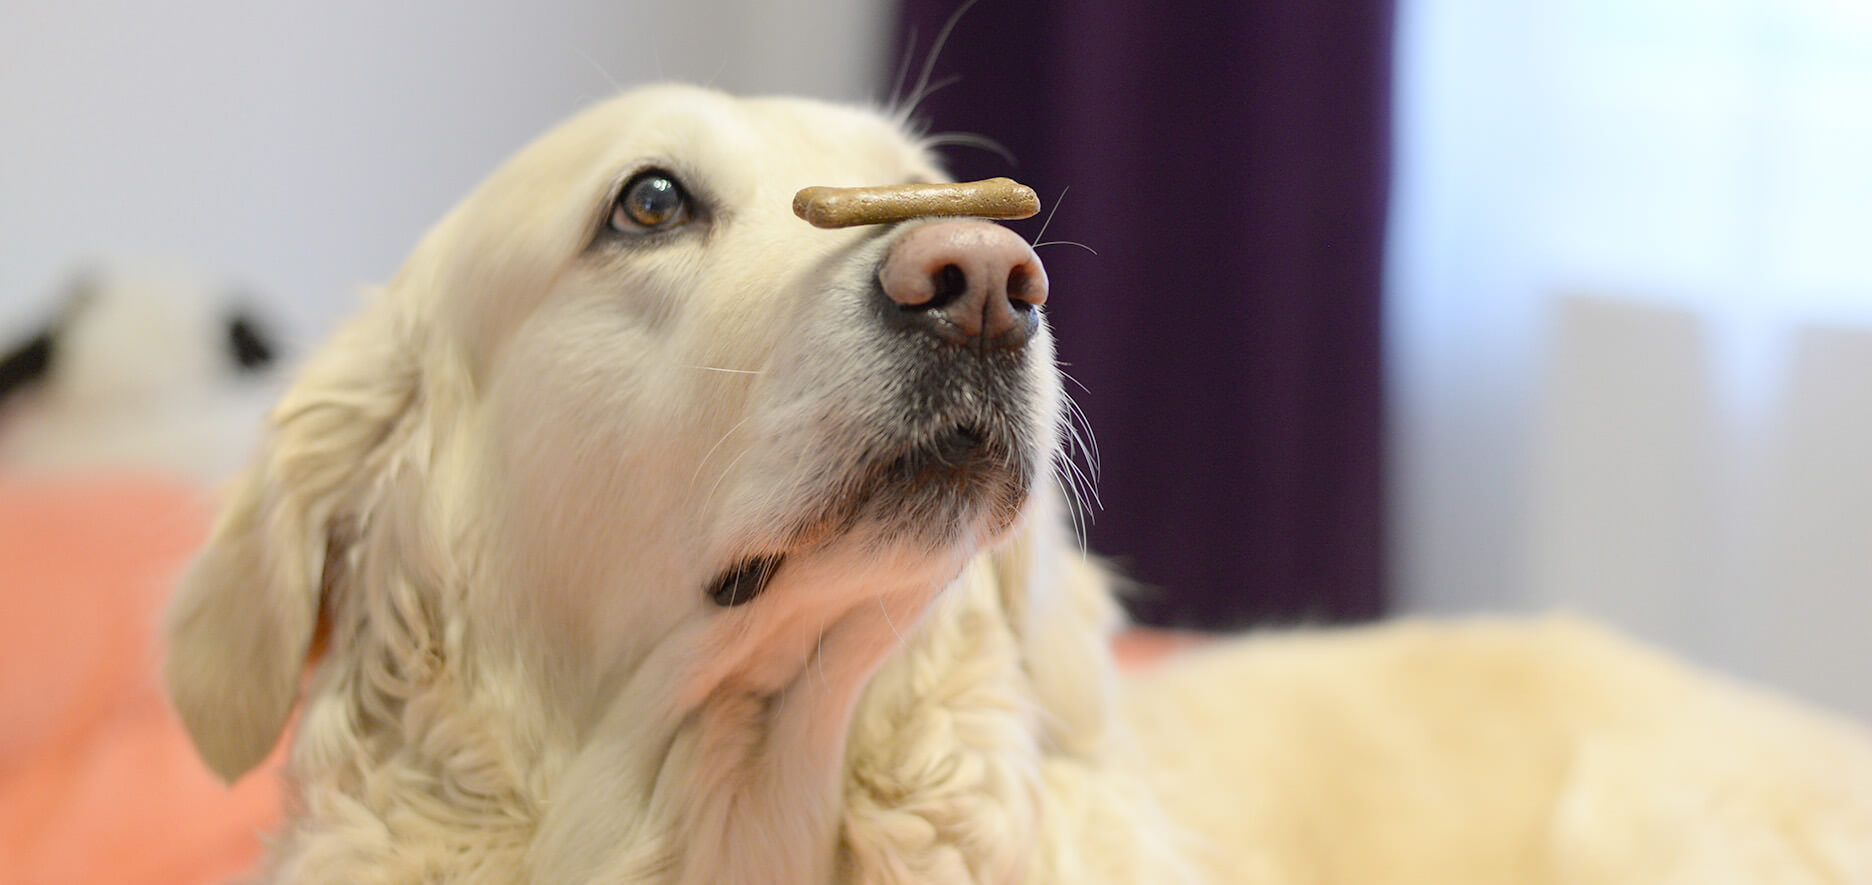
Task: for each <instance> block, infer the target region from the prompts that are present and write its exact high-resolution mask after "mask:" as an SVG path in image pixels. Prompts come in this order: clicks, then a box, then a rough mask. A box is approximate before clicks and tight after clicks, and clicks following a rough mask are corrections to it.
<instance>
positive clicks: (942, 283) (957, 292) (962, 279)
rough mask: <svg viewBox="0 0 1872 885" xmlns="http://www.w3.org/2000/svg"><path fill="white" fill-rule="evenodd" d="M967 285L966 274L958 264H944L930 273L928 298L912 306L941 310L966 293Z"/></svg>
mask: <svg viewBox="0 0 1872 885" xmlns="http://www.w3.org/2000/svg"><path fill="white" fill-rule="evenodd" d="M968 285H969V283H968V274H967V273H965V272H964V271H963V270H962V268H961V267H960V266H959V265H955V264H945V265H943V266H942V267H939V268H937V269H936V271H935V273H932V274H930V300H928V301H925V302H923V303H922V304H918V305H914V307H915V308H916V309H918V310H941V309H943V308H945V307H948V306H949V305H950V304H951V303H953V302H954V301H955V300H956V299H958V298H961V297H962V296H964V295H966V294H968ZM905 306H907V307H908V306H912V305H905Z"/></svg>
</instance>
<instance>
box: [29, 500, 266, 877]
mask: <svg viewBox="0 0 1872 885" xmlns="http://www.w3.org/2000/svg"><path fill="white" fill-rule="evenodd" d="M207 514H208V507H207V504H206V502H205V501H204V500H203V496H202V495H201V493H200V492H199V491H197V490H196V489H194V488H193V487H189V486H183V485H177V484H174V483H170V482H166V481H162V480H155V479H149V478H142V477H123V476H120V477H110V478H104V477H88V478H85V479H81V480H62V481H58V482H51V481H41V480H25V479H10V478H7V477H5V476H0V882H9V883H60V885H66V883H90V882H98V883H105V882H108V883H127V885H141V883H201V882H216V881H222V880H225V879H227V878H229V877H231V876H235V875H238V874H240V873H242V872H244V871H248V870H250V869H251V868H252V866H253V863H254V861H255V859H256V858H257V857H258V855H259V852H260V848H261V841H260V835H259V834H260V833H262V832H264V831H265V830H266V829H268V828H269V827H270V826H271V825H272V824H273V823H274V822H275V820H276V819H277V817H278V809H279V787H278V779H277V776H276V774H275V772H274V769H273V767H272V766H269V767H268V768H267V769H265V770H263V771H260V772H256V773H254V774H250V775H248V776H247V777H246V778H244V779H242V780H241V782H240V783H239V784H237V785H236V787H235V789H233V790H232V791H230V790H228V789H227V788H226V787H224V786H222V785H221V783H220V782H219V781H217V780H215V778H214V776H213V775H211V774H209V773H208V771H207V769H205V768H204V767H202V765H201V763H200V762H199V761H197V760H196V758H195V753H194V750H193V749H192V748H191V747H190V746H189V743H188V738H187V737H186V736H185V735H184V734H183V732H182V728H181V725H180V724H179V723H178V722H176V721H175V718H174V716H173V714H171V713H170V712H169V710H168V708H167V706H166V705H165V704H164V702H163V698H162V693H161V691H160V690H159V688H158V686H157V683H156V678H155V672H156V668H155V661H156V659H157V652H158V648H157V645H156V639H157V631H156V624H157V619H158V616H159V612H160V610H161V607H162V602H163V599H164V597H165V595H166V592H167V579H168V578H169V577H170V576H172V575H173V574H174V573H175V571H176V570H177V568H178V567H179V566H180V565H181V563H183V562H184V561H185V560H186V558H187V556H188V553H189V551H190V550H191V549H193V547H194V546H195V545H196V544H198V543H199V542H200V541H201V538H202V536H203V534H204V532H205V526H206V524H207Z"/></svg>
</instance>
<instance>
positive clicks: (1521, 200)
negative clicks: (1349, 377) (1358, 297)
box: [1387, 0, 1872, 715]
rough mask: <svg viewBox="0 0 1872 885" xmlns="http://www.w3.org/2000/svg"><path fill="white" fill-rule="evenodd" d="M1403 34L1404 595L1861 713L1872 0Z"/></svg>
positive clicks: (1432, 6) (1481, 18) (1581, 15)
mask: <svg viewBox="0 0 1872 885" xmlns="http://www.w3.org/2000/svg"><path fill="white" fill-rule="evenodd" d="M1398 52H1399V56H1398V82H1397V96H1396V97H1397V111H1398V120H1397V123H1398V154H1397V167H1396V183H1397V187H1396V201H1395V204H1394V214H1393V227H1392V231H1393V241H1392V250H1391V256H1390V299H1391V300H1390V302H1389V304H1388V310H1389V314H1388V319H1389V322H1390V324H1391V338H1390V340H1389V341H1388V342H1387V344H1388V346H1389V348H1390V351H1389V352H1390V360H1391V365H1390V372H1391V376H1392V378H1393V379H1394V382H1395V383H1394V385H1393V387H1392V392H1393V394H1394V396H1393V402H1394V408H1395V413H1394V415H1393V422H1392V426H1393V428H1394V437H1393V440H1392V442H1393V452H1394V461H1393V466H1394V471H1395V473H1394V475H1395V477H1396V478H1395V485H1394V487H1393V490H1394V493H1395V494H1394V508H1395V509H1394V517H1393V522H1392V524H1393V525H1394V526H1396V527H1397V528H1396V532H1397V537H1396V539H1395V544H1394V547H1393V549H1394V550H1395V551H1396V558H1395V562H1396V567H1395V568H1396V570H1395V572H1394V577H1395V583H1396V586H1397V587H1398V588H1399V590H1400V593H1401V595H1402V597H1403V603H1404V607H1405V608H1406V609H1408V610H1413V611H1440V612H1448V611H1459V610H1472V609H1477V608H1488V609H1500V608H1509V609H1520V610H1543V609H1551V608H1570V609H1577V610H1582V611H1585V612H1587V613H1590V614H1593V615H1597V616H1600V617H1605V618H1608V619H1611V620H1614V621H1616V622H1618V623H1620V624H1621V625H1623V626H1625V627H1626V628H1628V629H1631V630H1634V631H1637V632H1639V633H1641V634H1643V635H1645V636H1647V637H1650V638H1652V639H1654V640H1658V641H1662V642H1666V643H1668V644H1670V645H1672V646H1675V647H1676V648H1678V649H1680V650H1682V651H1685V652H1688V653H1690V654H1692V655H1694V656H1696V657H1698V658H1699V659H1702V660H1705V661H1709V662H1713V663H1716V664H1719V665H1722V666H1724V667H1725V668H1729V669H1732V670H1737V671H1740V672H1743V673H1747V674H1749V675H1752V676H1755V677H1758V678H1763V679H1767V680H1770V681H1773V682H1775V683H1776V684H1778V685H1781V686H1783V687H1785V688H1787V689H1789V690H1792V691H1794V692H1796V693H1799V694H1801V695H1804V696H1806V697H1809V698H1813V699H1817V700H1821V701H1825V702H1828V703H1832V704H1835V705H1841V706H1845V707H1847V708H1849V709H1852V710H1854V711H1856V712H1858V713H1860V714H1862V715H1872V688H1868V687H1866V686H1865V685H1864V684H1863V682H1862V680H1860V679H1859V678H1858V677H1857V673H1858V672H1862V671H1866V670H1872V643H1866V642H1864V641H1863V640H1861V639H1859V638H1858V637H1860V636H1863V635H1864V634H1865V633H1866V632H1867V631H1868V630H1872V621H1868V617H1872V611H1868V606H1867V605H1866V603H1865V602H1864V600H1867V599H1872V568H1868V567H1864V566H1857V567H1847V564H1848V563H1849V562H1856V561H1857V560H1853V559H1852V557H1851V556H1850V555H1843V554H1841V553H1839V552H1838V551H1841V550H1853V551H1861V552H1860V553H1859V554H1858V556H1859V559H1866V558H1867V557H1868V554H1865V553H1863V551H1866V550H1872V537H1868V533H1872V516H1867V517H1857V516H1855V514H1872V499H1867V498H1865V497H1863V496H1860V497H1857V498H1855V497H1854V496H1853V493H1854V492H1855V491H1856V490H1859V489H1862V488H1865V487H1867V485H1868V483H1872V449H1866V448H1864V447H1859V448H1857V449H1856V450H1850V448H1851V447H1850V446H1848V445H1847V444H1846V441H1854V440H1863V439H1865V438H1866V436H1865V424H1866V422H1867V421H1868V420H1872V419H1868V418H1867V417H1866V416H1865V415H1864V414H1862V413H1856V412H1854V411H1853V409H1854V408H1857V407H1858V405H1861V404H1865V403H1867V402H1869V400H1868V395H1869V394H1872V378H1868V377H1867V375H1866V374H1865V373H1863V372H1857V371H1856V367H1860V366H1863V365H1866V364H1872V340H1869V336H1866V335H1863V334H1857V333H1856V332H1855V331H1854V330H1860V329H1868V328H1872V246H1869V245H1868V242H1872V228H1869V227H1868V224H1867V215H1866V207H1867V206H1868V205H1872V165H1869V164H1872V160H1869V159H1868V158H1872V101H1868V100H1867V98H1866V97H1867V96H1869V95H1872V5H1868V4H1865V3H1862V2H1851V0H1715V2H1704V0H1618V2H1613V0H1511V2H1505V3H1502V2H1479V0H1423V2H1418V3H1407V4H1402V5H1400V7H1399V42H1398ZM1580 292H1590V293H1594V295H1595V297H1594V298H1592V299H1590V300H1587V301H1574V300H1569V299H1568V296H1570V295H1573V294H1576V293H1580ZM1856 348H1868V350H1867V352H1866V353H1865V354H1862V355H1860V356H1858V357H1852V358H1849V356H1850V354H1852V353H1854V352H1855V349H1856ZM1822 364H1825V365H1827V366H1831V367H1836V368H1834V369H1827V370H1822V369H1818V368H1816V366H1819V365H1822ZM1849 367H1853V368H1849ZM1849 404H1851V405H1849Z"/></svg>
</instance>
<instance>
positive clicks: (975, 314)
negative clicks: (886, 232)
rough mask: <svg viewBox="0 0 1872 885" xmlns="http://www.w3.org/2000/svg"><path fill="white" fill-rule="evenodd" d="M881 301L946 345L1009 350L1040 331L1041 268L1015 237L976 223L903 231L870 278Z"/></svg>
mask: <svg viewBox="0 0 1872 885" xmlns="http://www.w3.org/2000/svg"><path fill="white" fill-rule="evenodd" d="M878 282H880V283H882V284H883V288H884V294H885V295H886V296H888V297H889V298H890V300H891V301H892V302H895V304H896V306H897V309H898V311H899V312H900V313H901V314H902V315H904V316H906V317H908V318H910V319H911V321H912V322H914V323H915V324H916V325H918V326H919V327H921V328H923V329H924V330H926V331H928V332H929V333H930V334H932V335H935V336H936V337H938V338H940V339H942V340H944V341H947V342H950V343H952V344H977V343H979V345H980V346H982V347H989V348H1016V347H1020V346H1021V345H1023V344H1025V343H1027V339H1029V338H1031V337H1033V333H1034V331H1035V330H1036V329H1038V328H1039V326H1040V317H1039V313H1038V311H1036V310H1035V308H1037V307H1039V306H1040V305H1042V304H1045V303H1046V299H1047V276H1046V268H1045V267H1043V266H1042V265H1041V264H1040V257H1039V256H1038V255H1035V254H1034V251H1033V247H1031V246H1028V245H1027V241H1026V240H1023V239H1021V238H1020V235H1018V234H1016V233H1014V232H1013V231H1011V230H1009V229H1007V228H1005V227H1002V226H1000V225H998V224H991V223H989V222H986V221H982V220H979V219H972V218H971V219H957V220H954V221H937V222H931V223H928V224H922V225H918V226H916V227H914V228H911V229H910V230H909V231H908V232H907V233H905V234H904V235H903V237H902V238H901V239H899V240H898V241H897V244H896V245H894V246H892V247H891V251H890V254H889V255H888V256H887V257H886V258H885V259H884V266H883V268H882V269H880V270H879V271H878Z"/></svg>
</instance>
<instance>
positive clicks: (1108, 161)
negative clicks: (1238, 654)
mask: <svg viewBox="0 0 1872 885" xmlns="http://www.w3.org/2000/svg"><path fill="white" fill-rule="evenodd" d="M958 5H959V4H958V2H957V0H906V2H905V3H904V5H903V15H902V20H901V22H900V28H899V31H898V39H899V41H900V44H901V45H904V46H907V47H908V53H907V55H908V58H907V64H905V65H904V70H905V71H906V72H907V76H904V77H903V78H902V79H903V80H905V81H908V82H906V83H904V84H903V85H902V86H901V87H900V91H899V96H900V97H908V95H909V93H911V92H913V91H914V89H915V87H916V86H917V85H918V82H917V81H918V80H919V79H920V76H919V75H920V72H921V70H922V67H923V65H924V62H925V59H926V57H927V53H928V51H929V47H930V45H931V43H932V42H933V40H934V38H935V36H936V35H937V33H938V32H939V31H941V30H942V28H943V26H944V23H945V21H947V20H948V19H949V17H950V16H951V14H952V13H953V12H955V10H956V9H957V7H958ZM1391 22H1392V8H1391V4H1389V3H1317V2H1314V0H1262V2H1255V3H1240V2H1235V0H1193V2H1187V3H1176V4H1145V3H1125V2H1117V0H1071V2H1068V0H1050V2H1042V0H988V2H982V3H979V4H977V5H975V6H974V7H972V8H971V9H969V10H968V12H967V14H966V15H964V16H963V17H962V18H961V20H960V22H959V24H958V25H957V26H956V27H955V29H954V32H953V34H952V35H951V36H950V38H949V40H948V42H947V45H946V46H945V47H944V48H943V49H942V54H941V56H940V58H939V59H938V60H937V61H936V63H935V65H934V68H933V73H932V75H931V77H930V81H929V83H928V84H927V85H929V86H931V87H935V88H933V89H931V90H930V92H929V94H928V95H926V96H924V97H923V98H922V99H921V101H920V102H919V103H918V105H917V107H916V110H915V113H914V114H913V118H914V119H921V120H926V121H928V122H929V123H930V131H931V132H932V133H933V134H941V133H947V132H950V131H951V130H964V131H966V132H967V133H970V134H971V135H955V136H952V137H949V138H945V139H943V140H945V141H949V142H951V143H953V144H957V145H967V144H970V143H979V141H980V139H979V138H975V137H972V135H974V134H978V135H980V136H986V137H987V138H990V139H993V140H994V141H995V142H999V143H1000V145H1004V146H1005V147H1006V148H1007V149H1008V151H1009V152H1011V153H1012V154H1013V156H1014V157H1015V158H1017V159H1018V166H1017V167H1015V169H1013V170H1010V168H1009V163H1008V161H1007V160H1006V159H1005V158H1003V157H1000V156H998V155H996V154H995V153H993V152H989V151H958V150H951V151H950V152H949V156H950V158H951V160H952V169H951V171H952V172H953V173H954V174H955V175H956V177H958V178H962V179H972V178H987V177H991V176H994V175H1005V174H1010V171H1012V174H1014V176H1015V177H1018V178H1019V179H1020V180H1021V181H1023V182H1026V183H1027V184H1029V185H1032V186H1033V187H1034V188H1035V189H1036V190H1037V191H1038V192H1039V193H1040V195H1041V198H1042V200H1043V201H1044V202H1046V203H1047V204H1048V208H1049V209H1053V208H1055V207H1057V212H1056V213H1054V214H1052V217H1051V220H1050V224H1047V225H1046V226H1044V231H1045V238H1044V239H1042V240H1040V243H1041V244H1042V245H1041V246H1040V248H1041V249H1042V252H1041V254H1042V256H1043V257H1044V258H1045V259H1046V261H1047V265H1048V272H1049V275H1050V276H1051V277H1052V279H1053V281H1054V289H1055V292H1056V294H1057V295H1058V298H1057V300H1056V301H1054V302H1052V303H1049V305H1048V312H1049V318H1050V320H1051V321H1052V323H1053V324H1054V328H1055V330H1056V331H1057V333H1058V337H1059V349H1060V358H1061V361H1062V362H1063V363H1064V364H1065V370H1066V372H1067V373H1068V374H1070V375H1071V376H1072V378H1074V379H1075V380H1076V381H1077V382H1078V383H1077V384H1074V383H1071V382H1069V383H1068V388H1069V390H1070V391H1071V393H1072V394H1073V396H1074V397H1075V398H1076V399H1077V400H1078V402H1079V404H1080V405H1081V406H1082V407H1083V408H1084V410H1085V412H1086V415H1087V417H1088V419H1089V421H1090V423H1091V425H1092V428H1093V430H1094V431H1095V432H1096V434H1097V440H1098V447H1099V449H1100V454H1101V455H1102V461H1103V464H1102V467H1103V469H1102V472H1101V475H1100V477H1099V481H1098V492H1099V497H1100V498H1101V499H1102V502H1103V507H1102V509H1099V508H1096V507H1095V508H1093V509H1094V512H1093V514H1092V515H1093V517H1094V520H1095V521H1094V522H1093V524H1092V525H1091V527H1090V529H1089V541H1090V546H1091V547H1092V549H1093V550H1094V551H1096V552H1099V553H1103V554H1106V555H1110V556H1113V557H1115V558H1116V560H1117V562H1118V564H1119V565H1120V566H1121V567H1123V568H1125V569H1126V570H1127V571H1128V572H1130V573H1131V574H1132V575H1133V576H1134V577H1136V578H1137V579H1138V580H1140V581H1141V582H1143V584H1144V585H1145V589H1144V590H1143V591H1142V592H1141V593H1140V594H1139V595H1138V596H1137V598H1136V599H1135V600H1133V606H1132V607H1133V610H1134V613H1135V614H1136V615H1137V616H1138V617H1139V619H1140V620H1143V621H1145V622H1147V623H1154V624H1169V625H1179V626H1199V627H1210V628H1219V627H1238V626H1243V625H1247V624H1251V623H1261V622H1269V621H1275V622H1293V621H1334V620H1356V619H1363V618H1369V617H1373V616H1376V615H1378V614H1380V613H1381V612H1382V610H1383V608H1384V589H1383V576H1384V567H1383V544H1384V540H1383V538H1384V535H1383V520H1382V514H1383V512H1384V502H1383V480H1382V474H1381V469H1382V463H1383V451H1382V420H1383V400H1382V396H1381V378H1380V370H1381V364H1382V360H1381V353H1380V340H1381V331H1380V316H1379V314H1380V291H1379V290H1380V281H1381V268H1382V249H1383V242H1384V218H1385V196H1386V188H1387V173H1388V161H1389V93H1390V39H1391ZM912 35H914V36H915V38H916V42H915V43H914V44H912V43H910V39H911V37H912ZM1015 45H1018V46H1019V47H1020V48H1019V50H1018V51H1011V50H1010V46H1015ZM887 88H888V87H887ZM1068 188H1070V193H1067V189H1068ZM1062 197H1063V202H1061V200H1062ZM1047 216H1048V213H1047V212H1043V213H1041V216H1040V218H1037V219H1034V220H1033V221H1030V222H1025V223H1021V224H1017V225H1014V226H1015V227H1016V228H1017V229H1019V230H1021V231H1022V232H1023V233H1025V234H1027V235H1028V236H1029V237H1030V238H1032V237H1035V236H1037V235H1038V231H1040V230H1041V229H1042V226H1043V225H1042V224H1040V223H1037V222H1041V221H1042V220H1043V219H1046V218H1047ZM1068 241H1070V242H1068ZM1049 242H1052V243H1058V244H1057V245H1045V244H1047V243H1049ZM1074 244H1083V245H1084V246H1085V247H1088V248H1086V249H1082V248H1080V247H1079V246H1078V245H1074ZM1090 250H1096V251H1097V254H1096V255H1093V254H1091V251H1090ZM1080 385H1083V389H1081V388H1080Z"/></svg>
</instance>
